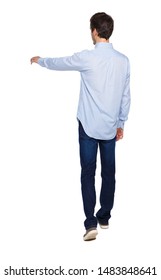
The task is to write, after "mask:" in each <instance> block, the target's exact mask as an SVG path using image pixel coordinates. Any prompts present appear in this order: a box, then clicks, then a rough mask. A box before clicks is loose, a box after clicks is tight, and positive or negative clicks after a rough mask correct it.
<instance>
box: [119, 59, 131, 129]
mask: <svg viewBox="0 0 161 280" xmlns="http://www.w3.org/2000/svg"><path fill="white" fill-rule="evenodd" d="M127 69H128V70H127V75H126V81H125V87H124V90H123V95H122V100H121V106H120V113H119V120H118V124H117V127H118V128H119V127H120V128H122V129H123V128H124V123H125V121H126V120H127V119H128V114H129V110H130V103H131V94H130V65H129V61H128V67H127Z"/></svg>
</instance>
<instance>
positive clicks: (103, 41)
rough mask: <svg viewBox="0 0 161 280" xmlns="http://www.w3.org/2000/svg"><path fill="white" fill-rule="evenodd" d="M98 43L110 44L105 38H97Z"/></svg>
mask: <svg viewBox="0 0 161 280" xmlns="http://www.w3.org/2000/svg"><path fill="white" fill-rule="evenodd" d="M96 43H109V40H106V39H105V38H100V37H97V39H96Z"/></svg>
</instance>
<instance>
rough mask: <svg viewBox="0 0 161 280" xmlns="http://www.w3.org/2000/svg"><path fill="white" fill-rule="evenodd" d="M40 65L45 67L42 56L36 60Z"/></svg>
mask: <svg viewBox="0 0 161 280" xmlns="http://www.w3.org/2000/svg"><path fill="white" fill-rule="evenodd" d="M37 63H38V64H39V65H40V66H42V67H45V63H44V58H41V57H40V58H39V59H38V62H37Z"/></svg>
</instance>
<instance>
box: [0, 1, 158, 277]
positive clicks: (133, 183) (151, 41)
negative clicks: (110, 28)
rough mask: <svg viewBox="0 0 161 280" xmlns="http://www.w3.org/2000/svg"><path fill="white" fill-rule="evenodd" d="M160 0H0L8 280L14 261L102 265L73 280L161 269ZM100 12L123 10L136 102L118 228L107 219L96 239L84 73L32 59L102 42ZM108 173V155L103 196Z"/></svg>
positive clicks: (0, 185)
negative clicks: (83, 153) (95, 29)
mask: <svg viewBox="0 0 161 280" xmlns="http://www.w3.org/2000/svg"><path fill="white" fill-rule="evenodd" d="M2 3H3V4H2ZM159 7H160V6H159V1H156V0H153V1H139V0H136V1H128V0H122V1H120V0H111V1H110V0H100V1H96V0H81V1H80V0H78V1H74V0H68V1H65V0H59V1H58V0H55V1H54V0H39V1H38V0H33V1H29V0H28V1H27V0H26V1H20V0H14V1H11V0H6V1H3V2H1V4H0V29H1V33H0V34H1V35H0V36H1V43H0V50H1V58H0V69H1V74H0V80H1V82H0V191H1V194H0V216H1V218H0V225H1V228H0V235H1V237H0V242H1V246H0V255H1V268H0V275H1V276H0V279H2V280H4V279H7V276H4V275H3V270H4V269H5V268H8V266H9V265H11V266H12V267H13V268H21V267H22V266H24V267H26V266H28V267H29V268H43V267H45V266H47V267H49V268H57V267H58V266H59V265H62V266H63V267H64V268H88V269H89V270H91V269H93V270H95V272H94V273H95V274H92V273H90V274H89V276H86V277H81V276H80V277H78V276H75V277H74V276H70V277H69V276H67V277H64V279H82V278H84V279H97V278H98V276H97V268H98V267H100V266H102V267H106V266H127V267H130V266H139V267H142V266H144V267H148V266H151V267H154V266H156V267H157V270H158V274H159V273H160V271H159V269H160V268H159V265H160V259H161V256H160V249H161V248H160V235H161V232H160V212H161V207H160V187H161V180H160V156H161V150H160V136H159V135H160V119H161V117H160V98H159V95H160V93H161V86H160V80H161V79H160V62H161V61H160V48H161V43H160V42H161V40H160V26H161V22H160V21H161V20H160V8H159ZM100 11H105V12H106V13H108V14H110V15H111V16H112V17H113V18H114V20H115V30H114V33H113V35H112V37H111V42H112V43H113V46H114V47H115V48H116V49H117V50H119V51H121V52H123V53H125V54H126V55H127V56H128V57H129V59H130V62H131V92H132V105H131V111H130V114H129V120H128V122H127V124H126V126H125V136H124V140H122V141H120V142H118V143H117V148H116V160H117V173H116V176H117V177H116V178H117V186H116V196H115V205H114V208H113V211H112V218H111V221H110V229H109V230H104V231H103V230H101V229H98V230H99V235H98V237H97V240H96V241H93V242H84V241H83V234H84V226H83V221H84V213H83V207H82V199H81V191H80V164H79V146H78V133H77V121H76V111H77V103H78V97H79V83H80V77H79V73H76V72H54V71H49V70H46V69H44V68H41V67H40V66H38V65H36V64H34V65H32V66H31V65H30V58H31V57H32V56H35V55H39V56H42V57H45V56H66V55H72V54H73V53H74V52H76V51H81V50H82V49H90V48H93V45H92V41H91V38H90V30H89V19H90V17H91V16H92V15H93V14H94V13H96V12H100ZM100 183H101V182H100V163H99V156H98V169H97V178H96V188H97V192H98V195H99V189H100ZM98 207H99V201H97V206H96V210H97V209H98ZM19 277H21V276H17V277H16V276H15V277H13V276H12V277H11V278H8V279H13V280H14V279H20V278H19ZM99 277H100V276H99ZM127 277H128V276H127ZM127 277H126V278H127ZM28 278H29V279H45V277H38V276H35V277H34V276H28ZM46 278H47V279H54V276H53V277H52V276H51V277H50V276H46ZM55 278H56V277H55ZM59 278H60V277H59ZM128 278H129V279H160V276H159V275H158V276H157V277H155V276H148V275H147V276H144V277H143V276H140V277H139V276H137V278H136V277H135V276H129V277H128ZM21 279H23V277H21ZM101 279H107V276H106V275H105V276H101ZM110 279H115V278H114V277H112V276H111V277H110ZM118 279H124V277H123V276H122V277H121V276H119V278H118Z"/></svg>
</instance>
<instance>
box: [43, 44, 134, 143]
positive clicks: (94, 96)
mask: <svg viewBox="0 0 161 280" xmlns="http://www.w3.org/2000/svg"><path fill="white" fill-rule="evenodd" d="M38 64H39V65H41V66H43V67H46V68H48V69H51V70H61V71H69V70H73V71H79V72H80V75H81V85H80V97H79V103H78V111H77V118H78V120H80V122H81V123H82V126H83V128H84V130H85V132H86V134H87V135H88V136H90V137H93V138H95V139H101V140H108V139H112V138H114V137H115V136H116V131H117V128H119V127H121V128H123V127H124V122H125V121H126V120H127V118H128V113H129V108H130V66H129V60H128V58H127V57H126V56H125V55H123V54H121V53H120V52H118V51H116V50H115V49H114V48H113V46H112V44H111V43H106V42H100V43H96V45H95V48H94V49H92V50H84V51H81V52H79V53H75V54H73V55H72V56H66V57H57V58H39V60H38Z"/></svg>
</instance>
